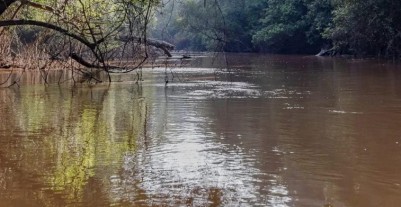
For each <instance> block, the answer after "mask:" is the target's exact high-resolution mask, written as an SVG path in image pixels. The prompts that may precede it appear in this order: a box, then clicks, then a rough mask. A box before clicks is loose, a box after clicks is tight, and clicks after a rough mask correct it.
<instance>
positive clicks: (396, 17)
mask: <svg viewBox="0 0 401 207" xmlns="http://www.w3.org/2000/svg"><path fill="white" fill-rule="evenodd" d="M400 8H401V2H400V1H392V0H365V1H361V0H357V1H347V0H339V1H338V2H337V4H336V8H335V10H334V13H333V14H334V18H333V21H334V24H333V25H332V27H330V28H328V29H327V31H326V35H327V37H329V38H330V39H332V40H333V41H334V45H335V46H336V47H337V48H340V49H341V50H344V51H349V52H351V53H353V54H355V55H360V56H368V55H377V56H386V57H389V56H393V57H396V56H398V57H399V56H400V54H401V10H400Z"/></svg>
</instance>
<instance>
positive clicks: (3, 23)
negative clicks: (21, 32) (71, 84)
mask: <svg viewBox="0 0 401 207" xmlns="http://www.w3.org/2000/svg"><path fill="white" fill-rule="evenodd" d="M0 2H1V1H0ZM21 25H31V26H38V27H44V28H47V29H51V30H54V31H57V32H60V33H62V34H63V35H66V36H69V37H71V38H73V39H75V40H78V41H79V42H81V43H82V44H84V45H85V46H87V47H89V48H90V49H94V48H96V44H93V43H90V42H89V41H88V40H86V39H84V38H82V37H80V36H78V35H76V34H74V33H72V32H70V31H68V30H66V29H64V28H62V27H59V26H56V25H54V24H51V23H47V22H41V21H36V20H25V19H21V20H3V21H0V27H10V26H21Z"/></svg>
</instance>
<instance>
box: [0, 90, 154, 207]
mask: <svg viewBox="0 0 401 207" xmlns="http://www.w3.org/2000/svg"><path fill="white" fill-rule="evenodd" d="M128 87H131V86H119V85H112V86H110V87H108V86H103V85H99V86H96V87H93V88H87V87H86V86H84V87H83V88H72V89H68V88H59V87H57V86H35V85H34V86H29V87H22V88H21V89H20V90H19V91H20V93H14V92H13V91H12V90H11V89H10V90H9V89H7V90H1V91H0V97H10V98H9V99H4V98H2V100H1V102H2V104H3V103H4V105H2V106H6V107H0V113H1V114H0V116H1V117H4V118H5V120H7V121H6V122H3V121H2V122H0V129H1V131H0V138H1V139H0V144H2V145H3V146H2V147H1V148H0V155H1V156H0V160H1V162H0V202H1V201H8V202H12V204H15V203H17V202H20V201H27V200H32V199H34V200H36V201H35V202H33V203H32V204H31V205H34V206H58V205H61V206H64V204H63V203H70V202H74V203H75V202H84V203H92V202H101V203H103V204H105V203H109V202H110V201H108V200H107V198H108V197H107V194H108V192H107V191H108V189H109V187H110V186H109V185H110V183H109V182H108V180H109V179H110V177H111V176H112V175H113V174H115V173H117V172H118V169H119V168H120V166H121V162H122V158H123V156H124V154H125V153H126V152H132V151H135V150H136V148H137V141H138V138H140V137H141V136H142V133H143V126H144V122H145V119H146V117H145V116H144V115H143V114H144V113H145V112H144V110H145V109H146V107H147V102H146V100H144V99H143V98H142V99H140V98H139V97H142V96H143V95H144V94H143V93H149V91H142V89H141V87H140V86H138V85H134V86H132V87H131V88H128ZM9 106H12V107H9ZM111 115H114V116H113V117H112V116H111ZM93 188H96V189H97V190H94V189H93ZM10 190H13V191H10ZM35 191H36V192H37V193H35ZM96 195H104V196H100V197H98V198H96ZM1 203H2V204H3V202H1ZM23 206H24V205H23Z"/></svg>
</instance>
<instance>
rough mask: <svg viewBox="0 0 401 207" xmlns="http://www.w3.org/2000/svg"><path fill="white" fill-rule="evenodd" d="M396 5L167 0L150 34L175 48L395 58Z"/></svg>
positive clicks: (368, 0) (336, 0)
mask: <svg viewBox="0 0 401 207" xmlns="http://www.w3.org/2000/svg"><path fill="white" fill-rule="evenodd" d="M400 8H401V1H395V0H353V1H350V0H252V1H249V0H235V1H232V0H167V1H164V5H163V8H162V9H161V11H160V12H159V15H158V16H157V21H156V26H155V29H154V31H153V35H154V36H157V37H158V38H161V39H164V40H167V41H169V42H172V43H174V44H175V45H176V46H177V49H186V50H201V51H208V50H224V51H229V52H270V53H286V54H288V53H292V54H294V53H295V54H299V53H301V54H313V53H314V54H316V53H318V52H319V51H320V50H321V49H327V50H328V51H329V52H330V54H332V55H334V54H351V55H356V56H359V57H365V56H378V57H391V58H394V57H399V56H400V54H401V9H400Z"/></svg>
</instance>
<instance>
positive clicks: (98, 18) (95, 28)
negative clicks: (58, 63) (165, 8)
mask: <svg viewBox="0 0 401 207" xmlns="http://www.w3.org/2000/svg"><path fill="white" fill-rule="evenodd" d="M158 4H159V1H158V0H114V1H102V0H65V1H60V0H37V1H29V0H0V27H7V28H9V27H11V26H24V30H25V31H26V30H30V29H32V28H36V30H37V32H43V31H46V34H45V36H44V37H42V38H41V41H42V43H44V44H42V45H41V47H40V50H41V51H44V54H46V55H47V56H48V57H49V59H51V60H54V59H58V60H60V59H62V58H63V57H70V58H72V59H74V60H75V61H76V62H77V63H79V64H80V65H81V66H84V67H85V68H95V69H101V70H103V71H106V72H107V74H110V73H111V72H129V71H132V70H135V69H136V68H138V67H139V66H141V65H142V64H143V63H144V62H145V61H146V60H147V59H148V57H149V53H148V52H149V51H148V47H147V46H149V45H150V46H154V47H157V48H160V49H162V50H163V51H164V52H165V53H166V54H167V55H170V53H169V50H171V49H172V48H173V46H172V45H171V44H168V43H166V42H162V41H157V40H153V39H150V38H148V36H147V33H148V31H147V29H148V25H149V22H150V20H151V18H152V15H153V10H154V8H155V7H156V6H157V5H158ZM16 18H18V19H16ZM37 28H40V29H37ZM3 31H6V30H3ZM7 31H10V30H9V29H8V30H7ZM49 31H50V32H49ZM31 36H32V35H31ZM31 38H32V37H31ZM36 39H37V38H36ZM141 45H145V47H142V46H141ZM42 55H43V54H42ZM116 59H117V60H118V61H113V60H116ZM133 60H136V61H134V63H133ZM78 71H80V72H82V73H84V74H87V75H88V74H89V77H90V78H91V79H95V77H94V76H92V75H91V73H87V72H85V71H84V70H82V69H79V70H78ZM109 80H110V75H109ZM98 81H99V80H98Z"/></svg>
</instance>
